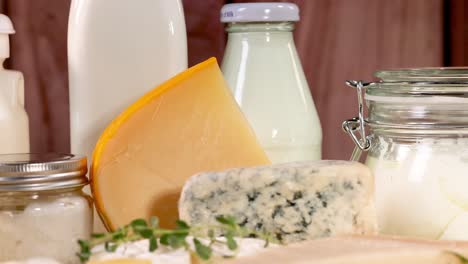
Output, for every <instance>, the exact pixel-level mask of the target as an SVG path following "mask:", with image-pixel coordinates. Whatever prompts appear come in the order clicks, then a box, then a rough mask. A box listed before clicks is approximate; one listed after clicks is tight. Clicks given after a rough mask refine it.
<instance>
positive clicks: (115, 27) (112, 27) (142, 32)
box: [68, 0, 187, 232]
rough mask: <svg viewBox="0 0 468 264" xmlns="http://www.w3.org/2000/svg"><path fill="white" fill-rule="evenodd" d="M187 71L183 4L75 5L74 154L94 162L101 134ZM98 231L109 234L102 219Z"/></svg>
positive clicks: (76, 0)
mask: <svg viewBox="0 0 468 264" xmlns="http://www.w3.org/2000/svg"><path fill="white" fill-rule="evenodd" d="M186 68H187V37H186V30H185V19H184V13H183V8H182V3H181V1H180V0H73V1H72V4H71V10H70V17H69V23H68V70H69V75H70V76H69V81H70V128H71V150H72V152H73V153H75V154H85V155H87V156H88V157H90V160H91V159H92V151H93V149H94V146H95V144H96V142H97V140H98V139H99V136H100V134H101V133H102V132H103V130H104V129H105V127H106V126H107V125H108V124H109V123H110V122H111V121H112V120H113V119H114V118H116V117H117V116H118V115H119V113H120V112H121V111H123V110H124V109H125V108H126V107H127V106H129V105H130V104H131V103H133V102H134V101H136V100H137V99H138V98H139V97H141V96H143V95H144V94H145V93H146V92H147V91H149V90H151V89H153V88H154V87H156V86H157V85H158V84H160V83H161V82H163V81H165V80H166V79H169V78H170V77H172V76H173V75H175V74H177V73H178V72H180V71H183V70H185V69H186ZM87 191H89V190H87ZM94 230H95V231H96V232H102V231H103V230H104V227H103V225H102V223H101V222H100V221H99V220H98V218H97V217H96V216H95V221H94Z"/></svg>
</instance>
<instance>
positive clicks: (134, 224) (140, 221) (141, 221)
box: [130, 219, 148, 228]
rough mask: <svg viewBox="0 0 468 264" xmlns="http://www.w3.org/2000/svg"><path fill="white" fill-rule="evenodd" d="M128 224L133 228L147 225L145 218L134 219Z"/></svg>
mask: <svg viewBox="0 0 468 264" xmlns="http://www.w3.org/2000/svg"><path fill="white" fill-rule="evenodd" d="M130 226H132V227H133V228H135V227H139V226H142V227H147V226H148V224H147V223H146V221H145V219H135V220H133V221H132V222H131V223H130Z"/></svg>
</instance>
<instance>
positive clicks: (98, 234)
mask: <svg viewBox="0 0 468 264" xmlns="http://www.w3.org/2000/svg"><path fill="white" fill-rule="evenodd" d="M105 236H106V234H104V233H94V234H91V237H92V238H102V237H105Z"/></svg>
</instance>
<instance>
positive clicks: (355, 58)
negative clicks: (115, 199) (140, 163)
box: [0, 0, 443, 159]
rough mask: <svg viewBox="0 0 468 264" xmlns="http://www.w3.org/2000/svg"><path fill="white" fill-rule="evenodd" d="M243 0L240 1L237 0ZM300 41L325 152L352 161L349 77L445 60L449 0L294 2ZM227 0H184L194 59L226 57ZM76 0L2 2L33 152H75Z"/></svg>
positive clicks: (353, 110)
mask: <svg viewBox="0 0 468 264" xmlns="http://www.w3.org/2000/svg"><path fill="white" fill-rule="evenodd" d="M231 2H237V1H231ZM293 2H295V3H297V4H298V5H299V6H300V8H301V11H302V12H301V13H302V14H301V15H302V21H301V22H300V23H298V25H297V30H296V41H297V43H296V44H297V46H298V49H299V54H300V56H301V59H302V63H303V66H304V70H305V72H306V75H307V78H308V81H309V84H310V87H311V90H312V94H313V96H314V100H315V102H316V105H317V108H318V110H319V113H320V117H321V120H322V127H323V130H324V158H330V159H346V158H348V157H349V155H350V153H351V149H352V147H353V144H352V142H351V140H350V139H349V138H348V137H347V136H346V135H345V134H344V133H343V132H342V131H341V128H340V127H341V122H342V121H343V120H344V119H347V118H350V117H353V116H355V115H356V114H357V105H356V95H355V92H354V91H353V90H352V89H351V88H348V87H345V86H344V81H345V80H346V79H366V80H369V79H371V78H372V72H373V71H375V70H377V69H382V68H391V67H415V66H441V65H442V63H443V12H442V0H394V1H386V0H353V1H348V0H295V1H293ZM223 4H224V1H221V0H204V1H199V0H184V9H185V14H186V22H187V30H188V41H189V61H190V64H191V65H193V64H194V63H196V62H199V61H201V60H204V59H206V58H208V57H210V56H216V57H217V58H218V59H221V58H222V54H223V50H224V45H225V34H224V30H223V25H221V24H220V23H219V10H220V8H221V6H222V5H223ZM69 5H70V0H34V1H32V0H0V8H2V7H3V8H4V10H6V13H7V14H8V15H9V16H11V18H12V19H13V22H14V23H15V26H16V28H17V32H18V33H17V34H16V35H15V36H14V37H13V40H12V44H13V47H12V56H13V58H12V60H11V61H10V64H9V65H10V66H12V67H13V68H15V69H18V70H21V71H23V72H24V74H25V77H26V105H27V110H28V113H29V116H30V123H31V137H32V142H31V143H32V150H33V151H38V152H44V151H58V152H64V151H68V150H69V120H68V88H67V86H68V84H67V58H66V55H67V53H66V31H67V19H68V9H69Z"/></svg>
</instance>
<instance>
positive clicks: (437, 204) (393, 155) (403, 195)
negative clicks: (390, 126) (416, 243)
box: [366, 138, 468, 240]
mask: <svg viewBox="0 0 468 264" xmlns="http://www.w3.org/2000/svg"><path fill="white" fill-rule="evenodd" d="M381 141H382V142H379V143H380V144H381V151H380V154H378V155H379V157H375V156H368V157H367V161H366V163H367V165H368V166H369V167H371V169H372V170H373V172H374V175H375V185H376V206H377V214H378V220H379V226H380V228H381V231H382V233H384V234H393V235H407V236H416V237H421V238H430V239H461V240H468V139H453V138H452V139H449V138H445V139H422V140H420V141H419V142H417V143H416V144H398V145H397V144H396V143H394V142H391V141H390V140H388V141H387V140H385V141H384V140H381ZM396 149H398V150H396ZM389 153H390V154H389Z"/></svg>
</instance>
